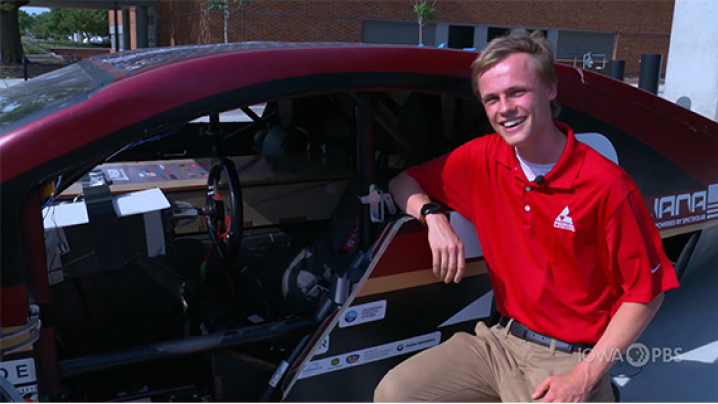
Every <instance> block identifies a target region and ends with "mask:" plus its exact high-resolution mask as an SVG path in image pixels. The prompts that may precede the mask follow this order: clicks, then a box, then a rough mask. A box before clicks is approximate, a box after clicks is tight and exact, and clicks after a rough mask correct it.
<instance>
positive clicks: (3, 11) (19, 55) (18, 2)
mask: <svg viewBox="0 0 718 404" xmlns="http://www.w3.org/2000/svg"><path fill="white" fill-rule="evenodd" d="M27 3H29V0H0V63H2V64H13V63H22V60H23V58H24V57H25V54H24V53H23V50H22V42H21V41H20V7H22V6H24V5H26V4H27Z"/></svg>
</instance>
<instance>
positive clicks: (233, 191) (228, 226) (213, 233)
mask: <svg viewBox="0 0 718 404" xmlns="http://www.w3.org/2000/svg"><path fill="white" fill-rule="evenodd" d="M220 178H222V179H224V180H226V186H227V187H228V193H227V194H226V195H222V194H221V193H220V188H219V184H220ZM222 185H225V184H224V183H222ZM204 214H205V219H206V224H207V231H208V232H209V236H210V238H211V239H212V244H213V245H214V249H215V251H216V252H217V255H218V256H219V258H220V260H221V261H222V262H223V263H224V264H230V263H231V262H232V261H234V259H235V258H237V255H238V254H239V250H240V247H241V246H242V225H243V220H244V219H243V217H244V212H243V208H242V186H241V184H240V182H239V175H237V168H236V167H235V165H234V163H233V162H232V160H230V159H228V158H226V157H222V158H220V159H218V160H216V161H215V162H214V164H213V165H212V169H211V170H210V172H209V176H208V177H207V199H206V202H205V208H204Z"/></svg>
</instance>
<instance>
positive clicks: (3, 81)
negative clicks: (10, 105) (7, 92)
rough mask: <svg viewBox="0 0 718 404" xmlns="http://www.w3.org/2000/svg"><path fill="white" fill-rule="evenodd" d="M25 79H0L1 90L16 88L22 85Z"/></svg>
mask: <svg viewBox="0 0 718 404" xmlns="http://www.w3.org/2000/svg"><path fill="white" fill-rule="evenodd" d="M23 81H25V80H24V79H4V78H0V89H3V88H8V87H11V86H14V85H15V84H18V83H22V82H23Z"/></svg>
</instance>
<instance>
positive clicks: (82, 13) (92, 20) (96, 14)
mask: <svg viewBox="0 0 718 404" xmlns="http://www.w3.org/2000/svg"><path fill="white" fill-rule="evenodd" d="M48 14H49V17H48V21H47V29H48V30H49V32H50V33H53V34H59V35H68V34H72V33H75V32H82V33H86V34H89V35H107V31H108V21H107V11H104V10H70V9H55V10H51V11H50V13H48Z"/></svg>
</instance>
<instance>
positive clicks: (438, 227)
mask: <svg viewBox="0 0 718 404" xmlns="http://www.w3.org/2000/svg"><path fill="white" fill-rule="evenodd" d="M389 192H390V193H391V196H392V197H393V198H394V202H395V203H396V204H397V205H398V206H399V208H400V209H401V210H403V211H404V212H406V213H407V214H409V215H411V216H414V217H415V218H417V219H419V220H422V217H421V207H422V206H424V205H425V204H427V203H429V202H431V199H430V198H429V196H428V195H427V194H426V192H424V190H423V189H422V188H421V185H419V183H418V182H417V181H416V180H415V179H414V178H412V177H411V176H410V175H408V174H406V172H402V173H401V174H399V175H397V176H396V177H395V178H394V179H392V180H391V181H390V182H389ZM424 220H425V224H426V226H427V227H428V228H429V246H430V247H431V254H432V257H433V268H434V275H436V276H437V277H438V278H439V279H442V280H443V281H444V282H445V283H449V282H451V281H454V282H456V283H458V282H459V281H460V280H461V278H462V277H463V276H464V271H465V268H466V260H465V256H464V244H463V243H462V242H461V239H459V236H457V235H456V233H455V232H454V229H452V228H451V224H449V219H448V218H447V217H446V215H444V214H434V215H427V217H426V218H424Z"/></svg>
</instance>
